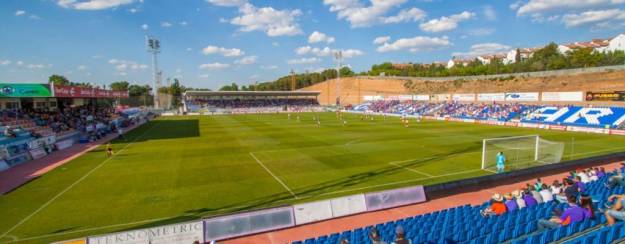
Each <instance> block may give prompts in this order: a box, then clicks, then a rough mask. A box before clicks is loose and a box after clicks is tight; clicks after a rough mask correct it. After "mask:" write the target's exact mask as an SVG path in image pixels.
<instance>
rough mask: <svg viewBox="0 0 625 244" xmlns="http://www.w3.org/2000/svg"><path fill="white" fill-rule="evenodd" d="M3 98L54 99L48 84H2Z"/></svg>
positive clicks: (1, 93)
mask: <svg viewBox="0 0 625 244" xmlns="http://www.w3.org/2000/svg"><path fill="white" fill-rule="evenodd" d="M1 97H52V91H51V90H50V85H48V84H17V83H0V98H1Z"/></svg>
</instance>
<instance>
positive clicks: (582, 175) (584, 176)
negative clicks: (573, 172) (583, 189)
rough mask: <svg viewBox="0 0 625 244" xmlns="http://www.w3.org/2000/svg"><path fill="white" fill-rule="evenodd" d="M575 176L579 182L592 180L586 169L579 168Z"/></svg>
mask: <svg viewBox="0 0 625 244" xmlns="http://www.w3.org/2000/svg"><path fill="white" fill-rule="evenodd" d="M575 178H576V179H577V181H578V182H582V183H584V184H586V183H588V182H590V177H589V176H588V172H586V170H578V172H577V176H576V177H575Z"/></svg>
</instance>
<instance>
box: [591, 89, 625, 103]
mask: <svg viewBox="0 0 625 244" xmlns="http://www.w3.org/2000/svg"><path fill="white" fill-rule="evenodd" d="M586 101H625V91H614V92H586Z"/></svg>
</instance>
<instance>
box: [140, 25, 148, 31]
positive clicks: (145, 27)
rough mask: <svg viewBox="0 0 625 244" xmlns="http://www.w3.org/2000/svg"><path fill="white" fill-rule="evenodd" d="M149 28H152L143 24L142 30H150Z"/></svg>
mask: <svg viewBox="0 0 625 244" xmlns="http://www.w3.org/2000/svg"><path fill="white" fill-rule="evenodd" d="M148 28H150V27H149V26H148V25H147V24H142V25H141V29H143V30H148Z"/></svg>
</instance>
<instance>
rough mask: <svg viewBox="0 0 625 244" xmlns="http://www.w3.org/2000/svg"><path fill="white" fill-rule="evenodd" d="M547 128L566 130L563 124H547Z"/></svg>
mask: <svg viewBox="0 0 625 244" xmlns="http://www.w3.org/2000/svg"><path fill="white" fill-rule="evenodd" d="M549 129H550V130H561V131H565V130H566V126H564V125H549Z"/></svg>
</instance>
